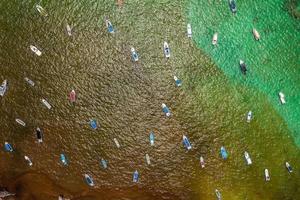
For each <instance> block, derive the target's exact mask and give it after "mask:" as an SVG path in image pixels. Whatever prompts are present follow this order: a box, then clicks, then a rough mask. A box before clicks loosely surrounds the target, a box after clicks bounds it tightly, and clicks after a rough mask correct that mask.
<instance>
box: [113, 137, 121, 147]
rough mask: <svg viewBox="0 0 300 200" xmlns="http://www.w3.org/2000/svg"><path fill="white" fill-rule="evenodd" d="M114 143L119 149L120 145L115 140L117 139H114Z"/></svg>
mask: <svg viewBox="0 0 300 200" xmlns="http://www.w3.org/2000/svg"><path fill="white" fill-rule="evenodd" d="M114 142H115V144H116V146H117V148H120V144H119V141H118V140H117V138H114Z"/></svg>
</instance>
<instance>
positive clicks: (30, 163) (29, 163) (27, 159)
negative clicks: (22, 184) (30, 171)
mask: <svg viewBox="0 0 300 200" xmlns="http://www.w3.org/2000/svg"><path fill="white" fill-rule="evenodd" d="M24 158H25V160H26V161H27V162H28V165H29V166H32V162H31V160H30V158H29V157H28V156H24Z"/></svg>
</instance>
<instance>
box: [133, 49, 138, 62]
mask: <svg viewBox="0 0 300 200" xmlns="http://www.w3.org/2000/svg"><path fill="white" fill-rule="evenodd" d="M131 59H132V60H133V61H135V62H137V61H139V55H138V54H137V52H136V51H135V49H134V48H133V47H131Z"/></svg>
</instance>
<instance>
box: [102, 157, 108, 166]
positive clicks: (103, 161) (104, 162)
mask: <svg viewBox="0 0 300 200" xmlns="http://www.w3.org/2000/svg"><path fill="white" fill-rule="evenodd" d="M101 164H102V167H103V168H104V169H106V168H107V162H106V160H104V159H103V158H101Z"/></svg>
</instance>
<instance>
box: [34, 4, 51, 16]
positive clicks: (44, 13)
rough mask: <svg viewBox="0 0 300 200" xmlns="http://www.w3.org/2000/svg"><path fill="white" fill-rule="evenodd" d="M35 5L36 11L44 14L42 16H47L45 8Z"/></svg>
mask: <svg viewBox="0 0 300 200" xmlns="http://www.w3.org/2000/svg"><path fill="white" fill-rule="evenodd" d="M35 7H36V9H37V11H38V12H39V13H40V14H41V15H42V16H44V17H47V16H48V13H47V12H46V10H45V9H44V8H43V7H42V6H40V5H36V6H35Z"/></svg>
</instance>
